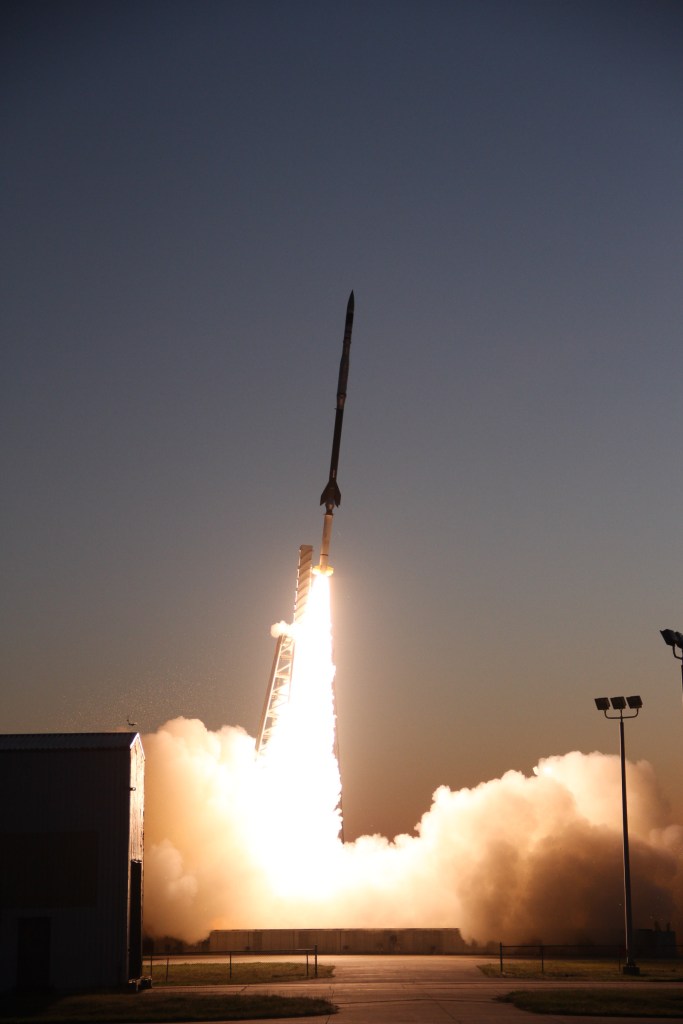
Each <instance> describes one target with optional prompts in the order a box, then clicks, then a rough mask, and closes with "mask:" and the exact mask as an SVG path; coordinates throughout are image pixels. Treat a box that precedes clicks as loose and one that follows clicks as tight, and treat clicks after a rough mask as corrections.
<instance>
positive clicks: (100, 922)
mask: <svg viewBox="0 0 683 1024" xmlns="http://www.w3.org/2000/svg"><path fill="white" fill-rule="evenodd" d="M144 762H145V758H144V753H143V750H142V743H141V741H140V736H139V734H138V733H135V732H125V733H122V732H118V733H68V734H62V735H57V734H54V735H53V734H35V735H14V736H8V735H5V736H0V807H2V814H1V816H0V990H3V991H7V990H8V989H13V988H24V989H45V988H55V989H64V988H86V987H87V988H93V987H94V988H103V987H118V986H121V985H126V984H127V983H128V982H129V981H130V980H135V979H138V978H139V977H140V975H141V972H142V857H143V811H144Z"/></svg>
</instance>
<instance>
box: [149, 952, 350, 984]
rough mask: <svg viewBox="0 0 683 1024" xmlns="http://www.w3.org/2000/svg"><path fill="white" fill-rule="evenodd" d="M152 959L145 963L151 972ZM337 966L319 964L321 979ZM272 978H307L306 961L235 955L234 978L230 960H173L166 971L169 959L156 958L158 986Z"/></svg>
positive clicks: (264, 981)
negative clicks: (275, 960) (280, 960)
mask: <svg viewBox="0 0 683 1024" xmlns="http://www.w3.org/2000/svg"><path fill="white" fill-rule="evenodd" d="M148 967H149V961H147V962H146V963H145V965H144V970H145V971H147V969H148ZM333 973H334V968H333V967H332V966H331V965H330V964H321V963H319V964H318V978H330V977H331V976H332V974H333ZM308 977H309V978H313V977H314V965H313V961H312V960H311V962H310V963H309V965H308ZM271 981H277V982H283V981H306V964H305V962H303V961H302V962H301V963H275V962H273V961H270V962H265V963H262V962H260V961H253V960H239V959H237V958H235V959H234V960H233V962H232V977H230V964H229V962H228V961H227V960H222V961H220V963H219V962H217V961H211V962H208V963H207V962H205V961H197V962H193V963H183V962H182V961H179V962H175V961H173V960H171V961H170V962H169V965H168V972H167V970H166V961H165V960H156V961H152V983H153V984H154V985H155V986H158V985H164V986H165V985H168V986H174V985H267V984H268V983H269V982H271Z"/></svg>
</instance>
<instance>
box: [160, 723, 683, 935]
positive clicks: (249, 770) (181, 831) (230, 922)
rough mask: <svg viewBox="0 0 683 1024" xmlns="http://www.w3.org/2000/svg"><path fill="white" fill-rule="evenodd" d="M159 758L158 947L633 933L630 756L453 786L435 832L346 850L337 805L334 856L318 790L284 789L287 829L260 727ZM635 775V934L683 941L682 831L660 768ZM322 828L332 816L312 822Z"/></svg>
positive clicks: (224, 733)
mask: <svg viewBox="0 0 683 1024" xmlns="http://www.w3.org/2000/svg"><path fill="white" fill-rule="evenodd" d="M143 744H144V748H145V753H146V758H147V762H146V812H145V813H146V823H145V831H146V854H145V928H146V930H147V931H148V932H149V933H150V934H152V935H174V936H176V937H178V938H182V939H185V940H187V941H197V940H199V939H201V938H203V937H205V936H206V935H208V933H209V932H210V931H211V930H212V929H214V928H248V929H253V928H267V927H273V928H275V927H305V928H314V927H340V928H344V927H346V928H350V927H458V928H460V930H461V932H462V934H463V936H465V937H466V938H468V939H475V940H477V941H479V942H486V941H489V940H492V939H494V940H501V941H505V942H524V941H534V940H541V939H542V940H543V941H544V942H578V941H587V940H592V941H596V942H599V941H606V940H608V939H610V940H614V939H616V940H618V938H619V936H620V935H621V934H622V933H623V875H622V860H621V856H622V853H621V851H622V831H621V788H620V786H621V783H620V764H619V758H618V757H617V756H611V755H610V756H608V755H603V754H599V753H592V754H582V753H579V752H577V751H574V752H572V753H568V754H565V755H562V756H555V757H549V758H545V759H543V760H541V761H540V762H539V764H538V765H537V767H536V768H535V769H534V773H533V774H532V775H531V776H528V777H527V776H525V775H523V774H522V773H520V772H507V773H506V774H505V775H504V776H503V777H502V778H501V779H494V780H491V781H489V782H483V783H481V784H480V785H479V786H477V787H476V788H474V789H462V790H459V791H455V792H454V791H452V790H450V789H449V788H448V787H446V786H442V787H440V788H439V789H437V791H436V792H435V794H434V797H433V802H432V805H431V807H430V808H429V810H428V811H426V813H425V814H424V815H423V817H422V819H421V821H420V822H419V824H418V826H417V835H415V836H407V835H401V836H397V837H395V838H394V839H393V840H392V841H390V840H389V839H387V838H385V837H383V836H379V835H375V836H363V837H361V838H359V839H357V840H356V841H355V842H354V843H349V844H343V843H342V842H341V841H340V840H339V839H338V838H337V837H336V824H335V822H336V818H335V814H336V802H335V801H336V795H334V796H331V797H330V806H329V807H328V808H327V812H326V823H325V825H324V827H321V832H320V835H319V836H318V840H317V841H316V836H315V828H313V830H312V831H311V829H310V828H309V829H308V830H306V829H301V828H300V827H299V826H300V824H301V821H302V820H303V819H302V817H301V813H302V808H303V807H305V804H306V801H305V793H306V778H305V777H304V778H301V779H300V780H299V781H300V785H299V787H298V789H297V788H296V787H288V788H286V789H281V790H280V791H279V792H278V800H279V801H280V803H281V807H280V810H281V812H282V813H281V814H280V815H279V817H278V818H277V824H276V825H275V822H274V820H273V819H272V817H271V816H269V814H268V808H267V807H266V806H265V805H264V803H263V801H264V800H265V799H266V797H265V796H264V792H265V791H264V787H263V785H262V782H261V781H260V780H259V770H260V769H259V767H258V762H257V759H256V758H255V754H254V740H253V739H252V738H251V737H250V736H248V735H247V733H246V732H245V731H244V730H243V729H241V728H233V727H230V726H225V727H224V728H222V729H220V730H219V731H218V732H211V731H209V730H208V729H206V727H205V726H204V725H203V724H202V723H201V722H199V721H197V720H187V719H182V718H179V719H175V720H173V721H170V722H167V723H166V724H165V725H164V726H162V727H161V728H160V729H159V730H158V731H157V732H156V733H154V734H152V735H148V736H145V737H144V739H143ZM627 777H628V799H629V835H630V842H631V872H632V887H633V916H634V926H635V927H636V928H639V927H653V925H654V923H655V922H658V923H659V924H660V925H662V926H664V925H665V924H666V923H668V922H671V924H672V926H676V924H678V927H679V929H680V928H681V921H680V908H682V907H683V827H681V826H680V825H678V824H675V823H673V822H672V821H671V820H670V817H669V811H668V808H667V805H666V802H665V801H664V799H663V797H662V794H661V791H660V789H659V786H658V783H657V780H656V778H655V775H654V772H653V769H652V767H651V765H650V764H649V763H648V762H646V761H639V762H638V763H636V764H632V763H629V764H628V766H627ZM288 801H291V811H292V814H291V818H290V817H289V814H288V804H287V802H288ZM283 802H284V805H283ZM319 815H320V808H319V807H318V808H317V809H316V810H315V812H314V814H313V818H312V819H311V820H312V821H313V822H315V821H317V820H318V818H319ZM288 822H289V824H290V825H291V826H292V827H288ZM330 822H332V825H330ZM297 823H298V824H297Z"/></svg>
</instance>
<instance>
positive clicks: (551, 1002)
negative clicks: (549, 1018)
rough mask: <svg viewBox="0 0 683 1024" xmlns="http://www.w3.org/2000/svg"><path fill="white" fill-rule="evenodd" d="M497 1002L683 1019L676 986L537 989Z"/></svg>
mask: <svg viewBox="0 0 683 1024" xmlns="http://www.w3.org/2000/svg"><path fill="white" fill-rule="evenodd" d="M498 1001H499V1002H502V1003H512V1004H513V1006H516V1007H517V1008H518V1009H520V1010H529V1011H531V1012H532V1013H558V1014H566V1015H567V1016H577V1017H593V1016H595V1017H660V1018H664V1019H666V1018H668V1019H670V1020H681V1019H683V992H681V991H677V990H676V989H673V990H672V989H664V988H655V987H652V988H650V987H649V986H643V987H639V988H636V987H633V986H629V987H628V988H627V989H607V988H602V989H600V988H595V989H580V988H579V989H577V988H572V989H557V988H556V989H540V990H539V989H536V990H534V991H533V992H531V991H519V992H509V993H508V994H507V995H505V996H499V997H498Z"/></svg>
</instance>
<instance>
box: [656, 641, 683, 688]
mask: <svg viewBox="0 0 683 1024" xmlns="http://www.w3.org/2000/svg"><path fill="white" fill-rule="evenodd" d="M659 632H660V633H661V634H662V640H663V641H664V643H665V644H666V646H667V647H670V648H671V653H672V654H673V656H674V658H675V659H676V661H680V663H681V691H682V693H683V633H678V632H677V631H676V630H675V629H660V631H659ZM677 649H678V650H679V651H680V654H676V650H677Z"/></svg>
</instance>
